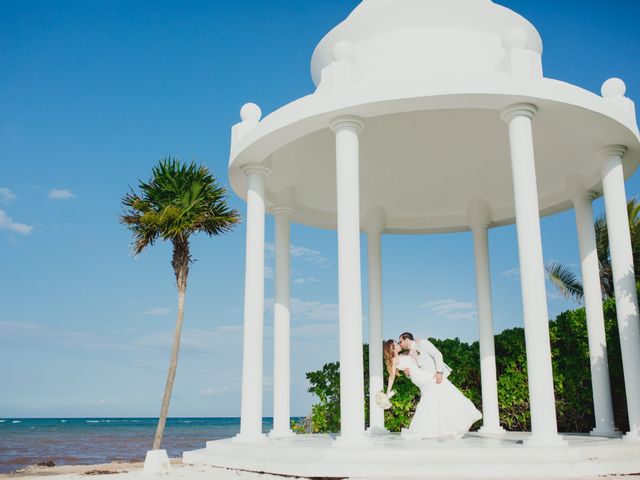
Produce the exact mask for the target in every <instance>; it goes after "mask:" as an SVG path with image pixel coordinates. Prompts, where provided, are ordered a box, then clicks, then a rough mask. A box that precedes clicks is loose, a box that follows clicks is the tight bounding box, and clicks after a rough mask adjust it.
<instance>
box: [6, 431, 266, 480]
mask: <svg viewBox="0 0 640 480" xmlns="http://www.w3.org/2000/svg"><path fill="white" fill-rule="evenodd" d="M156 424H157V419H155V418H15V419H14V418H0V473H6V472H11V471H13V470H16V469H19V468H23V467H26V466H28V465H34V464H36V463H38V462H42V461H48V460H52V461H53V462H54V463H55V464H56V465H75V464H83V465H84V464H86V465H89V464H95V463H107V462H112V461H136V460H139V461H142V460H144V456H145V454H146V452H147V450H150V449H151V446H152V444H153V437H154V435H155V428H156ZM272 424H273V420H272V419H271V418H264V419H263V423H262V428H263V431H265V432H268V431H269V430H270V429H271V426H272ZM239 431H240V419H239V418H169V419H168V420H167V426H166V428H165V434H164V439H163V442H162V448H164V449H166V450H167V452H168V453H169V456H171V457H177V456H181V455H182V452H183V451H185V450H194V449H197V448H204V447H205V443H206V441H207V440H218V439H221V438H229V437H233V436H234V435H235V434H237V433H238V432H239Z"/></svg>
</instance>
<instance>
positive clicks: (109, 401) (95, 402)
mask: <svg viewBox="0 0 640 480" xmlns="http://www.w3.org/2000/svg"><path fill="white" fill-rule="evenodd" d="M117 403H120V399H119V398H114V399H108V398H103V399H100V400H86V401H84V402H82V405H95V406H100V405H115V404H117Z"/></svg>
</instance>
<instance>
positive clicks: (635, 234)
mask: <svg viewBox="0 0 640 480" xmlns="http://www.w3.org/2000/svg"><path fill="white" fill-rule="evenodd" d="M627 213H628V215H629V230H630V231H631V248H632V251H633V263H634V265H637V266H640V202H638V200H637V199H635V198H632V199H631V200H629V201H628V202H627ZM594 229H595V233H596V249H597V251H598V263H599V266H600V288H601V289H602V296H603V297H604V298H610V297H613V295H614V291H613V272H612V270H611V254H610V252H609V235H608V233H607V222H606V220H605V216H604V215H601V216H600V217H598V218H597V219H596V221H595V223H594ZM545 268H546V270H547V275H548V276H549V279H550V280H551V282H552V283H553V284H554V285H555V286H556V288H557V289H558V291H559V292H560V294H561V295H562V296H564V297H566V298H572V299H574V300H575V301H577V302H579V303H580V302H581V301H582V298H583V296H584V293H583V291H582V283H580V281H579V280H578V278H577V276H576V274H575V273H574V272H573V271H571V269H570V268H568V267H567V266H565V265H562V264H559V263H548V264H546V265H545ZM638 281H640V268H637V269H636V282H638Z"/></svg>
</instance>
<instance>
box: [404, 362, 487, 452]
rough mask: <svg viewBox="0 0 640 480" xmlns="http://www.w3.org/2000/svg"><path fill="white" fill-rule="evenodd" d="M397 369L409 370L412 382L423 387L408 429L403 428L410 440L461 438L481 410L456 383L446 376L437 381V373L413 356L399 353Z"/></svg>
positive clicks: (477, 417)
mask: <svg viewBox="0 0 640 480" xmlns="http://www.w3.org/2000/svg"><path fill="white" fill-rule="evenodd" d="M396 366H397V368H398V370H400V371H403V370H405V369H407V368H408V369H409V375H410V378H411V381H412V382H413V383H414V384H415V385H416V386H417V387H418V388H420V395H421V396H420V401H419V402H418V406H417V407H416V412H415V414H414V415H413V419H412V420H411V425H410V426H409V428H403V429H402V433H401V435H402V437H404V438H406V439H408V440H420V439H423V438H441V439H455V438H462V437H463V436H464V434H465V433H467V432H468V431H469V428H471V425H473V423H474V422H476V421H478V420H480V419H481V418H482V413H480V411H479V410H478V409H477V408H476V407H475V405H474V404H473V402H472V401H471V400H469V399H468V398H467V397H465V396H464V395H463V394H462V392H461V391H460V390H458V389H457V388H456V386H455V385H454V384H453V383H451V382H450V381H449V380H448V379H446V378H444V379H443V380H442V383H440V384H438V383H436V381H435V379H434V378H433V376H434V374H435V372H431V371H428V370H423V369H422V368H420V367H419V366H418V364H417V362H416V360H415V359H414V358H413V357H410V356H409V355H399V356H398V361H397V364H396Z"/></svg>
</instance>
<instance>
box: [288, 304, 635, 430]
mask: <svg viewBox="0 0 640 480" xmlns="http://www.w3.org/2000/svg"><path fill="white" fill-rule="evenodd" d="M604 313H605V329H606V334H607V349H608V360H609V374H610V377H611V386H612V397H613V405H614V416H615V421H616V426H617V428H618V429H620V430H621V431H625V430H627V429H628V427H629V425H628V417H627V406H626V400H625V391H624V380H623V372H622V361H621V355H620V342H619V337H618V329H617V322H616V311H615V301H614V300H613V299H608V300H606V301H605V302H604ZM549 332H550V337H551V350H552V362H553V376H554V387H555V395H556V410H557V419H558V429H559V430H560V431H562V432H588V431H590V430H591V429H593V427H594V426H595V419H594V413H593V396H592V390H591V371H590V362H589V346H588V341H587V327H586V317H585V311H584V308H578V309H576V310H569V311H566V312H563V313H561V314H560V315H558V317H557V318H556V319H555V320H553V321H551V322H549ZM431 341H432V342H433V343H434V345H435V346H436V347H437V348H438V349H439V350H440V351H441V352H442V354H443V356H444V358H445V359H446V362H447V363H448V364H449V365H450V366H451V367H452V369H453V372H452V373H451V376H450V377H449V379H450V380H451V381H452V382H453V383H454V384H455V385H456V386H457V387H458V388H459V389H460V390H461V391H462V392H464V394H465V395H466V396H467V397H469V398H470V399H471V400H472V401H473V403H474V404H475V405H476V406H477V407H478V408H480V409H481V408H482V400H481V399H482V396H481V395H482V393H481V384H480V352H479V345H478V342H474V343H471V344H467V343H464V342H461V341H460V340H458V339H447V340H437V339H431ZM495 350H496V369H497V373H498V401H499V404H500V423H501V424H502V426H503V427H504V428H505V429H507V430H511V431H526V430H530V428H531V417H530V413H529V390H528V385H527V358H526V350H525V339H524V330H523V329H522V328H512V329H509V330H505V331H503V332H502V333H500V334H498V335H496V336H495ZM365 351H368V349H365ZM364 365H365V376H367V368H366V367H367V365H368V361H365V363H364ZM339 375H340V365H339V364H338V363H330V364H327V365H325V366H324V367H323V368H322V370H319V371H317V372H309V373H308V374H307V379H308V380H309V383H310V385H311V386H310V388H309V391H310V392H311V393H313V394H314V395H316V397H317V399H318V401H317V403H316V404H315V405H314V406H313V407H312V412H311V415H310V418H308V419H307V422H306V427H305V424H304V422H303V423H301V424H298V425H297V428H296V429H297V431H299V432H302V431H307V432H315V433H318V432H337V431H339V429H340V380H339ZM385 382H386V374H385ZM367 383H368V382H366V383H365V385H366V384H367ZM394 390H395V391H396V392H397V393H396V395H395V396H394V397H393V398H392V399H391V403H392V408H391V409H389V410H387V411H385V426H386V428H387V429H388V430H390V431H394V432H397V431H399V430H400V429H401V428H403V427H407V426H408V425H409V423H410V422H411V418H412V416H413V413H414V411H415V407H416V404H417V402H418V400H419V393H420V392H419V390H418V389H417V388H416V387H415V386H414V385H413V384H412V383H411V381H410V380H409V379H407V378H406V377H404V376H402V375H401V376H400V377H399V378H398V379H397V380H396V382H395V383H394ZM365 395H366V397H367V398H366V399H365V400H366V401H365V405H367V406H368V391H367V392H365ZM481 424H482V421H480V422H478V423H477V424H476V427H477V426H479V425H481Z"/></svg>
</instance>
